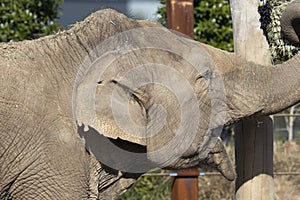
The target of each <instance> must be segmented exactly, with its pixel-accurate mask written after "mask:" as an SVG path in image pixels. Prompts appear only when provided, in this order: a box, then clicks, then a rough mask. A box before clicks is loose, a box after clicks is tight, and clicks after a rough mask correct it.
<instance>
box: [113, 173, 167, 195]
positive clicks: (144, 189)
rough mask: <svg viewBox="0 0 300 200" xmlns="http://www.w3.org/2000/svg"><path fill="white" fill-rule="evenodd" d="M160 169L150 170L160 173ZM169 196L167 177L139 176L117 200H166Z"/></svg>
mask: <svg viewBox="0 0 300 200" xmlns="http://www.w3.org/2000/svg"><path fill="white" fill-rule="evenodd" d="M160 172H161V170H155V171H152V173H160ZM170 197H171V180H170V178H169V177H165V176H162V177H153V176H150V177H149V176H144V177H140V178H139V179H138V181H137V182H136V183H135V184H134V185H133V187H131V188H130V189H129V190H128V191H127V192H126V193H124V194H123V195H121V196H119V197H118V198H117V200H126V199H130V200H141V199H142V200H156V199H159V200H167V199H170Z"/></svg>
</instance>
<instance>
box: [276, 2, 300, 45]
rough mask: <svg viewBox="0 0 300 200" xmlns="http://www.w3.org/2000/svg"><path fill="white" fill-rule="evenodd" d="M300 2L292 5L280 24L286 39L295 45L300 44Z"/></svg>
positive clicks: (287, 9)
mask: <svg viewBox="0 0 300 200" xmlns="http://www.w3.org/2000/svg"><path fill="white" fill-rule="evenodd" d="M299 8H300V1H299V0H295V1H293V2H292V3H290V4H289V5H288V6H287V7H286V9H285V11H284V12H283V14H282V17H281V20H280V23H281V31H282V35H283V37H284V38H286V39H288V40H290V41H291V42H292V43H294V44H299V43H300V15H299Z"/></svg>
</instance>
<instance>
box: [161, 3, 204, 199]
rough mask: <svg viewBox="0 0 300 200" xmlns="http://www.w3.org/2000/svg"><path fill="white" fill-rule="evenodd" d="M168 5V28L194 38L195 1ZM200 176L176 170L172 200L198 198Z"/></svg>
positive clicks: (195, 173) (194, 171)
mask: <svg viewBox="0 0 300 200" xmlns="http://www.w3.org/2000/svg"><path fill="white" fill-rule="evenodd" d="M166 6H167V25H168V28H170V29H173V30H175V31H179V32H181V33H183V34H185V35H187V36H189V37H191V38H194V1H193V0H167V3H166ZM178 48H180V47H178ZM198 176H199V171H198V170H197V169H187V170H178V171H176V176H174V177H173V178H172V179H173V183H172V200H198Z"/></svg>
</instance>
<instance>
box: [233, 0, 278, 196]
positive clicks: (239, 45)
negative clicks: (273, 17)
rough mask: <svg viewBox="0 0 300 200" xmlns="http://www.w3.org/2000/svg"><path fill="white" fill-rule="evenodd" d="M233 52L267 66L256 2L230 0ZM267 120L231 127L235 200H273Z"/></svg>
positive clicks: (244, 121)
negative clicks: (234, 170) (233, 134)
mask: <svg viewBox="0 0 300 200" xmlns="http://www.w3.org/2000/svg"><path fill="white" fill-rule="evenodd" d="M230 4H231V13H232V16H233V29H234V51H235V53H236V54H239V55H241V56H243V57H244V58H246V59H247V60H248V61H252V62H255V63H257V64H263V65H266V64H271V59H270V53H269V50H268V49H269V46H268V44H267V42H266V39H265V37H264V36H263V32H262V30H261V29H260V22H259V14H258V12H257V9H258V1H257V0H231V2H230ZM272 126H273V124H272V120H271V118H269V117H261V118H248V119H245V120H242V121H241V122H240V123H238V124H237V125H236V127H235V134H236V135H235V146H236V149H235V152H236V153H235V154H236V171H237V180H236V189H235V190H236V199H237V200H265V199H268V200H272V199H274V180H273V128H272Z"/></svg>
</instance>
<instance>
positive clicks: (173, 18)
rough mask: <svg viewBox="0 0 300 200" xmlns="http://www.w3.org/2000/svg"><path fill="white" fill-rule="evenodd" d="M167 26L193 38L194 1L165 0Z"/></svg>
mask: <svg viewBox="0 0 300 200" xmlns="http://www.w3.org/2000/svg"><path fill="white" fill-rule="evenodd" d="M167 25H168V28H170V29H173V30H175V31H178V32H181V33H183V34H185V35H188V36H189V37H191V38H194V1H193V0H167Z"/></svg>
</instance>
